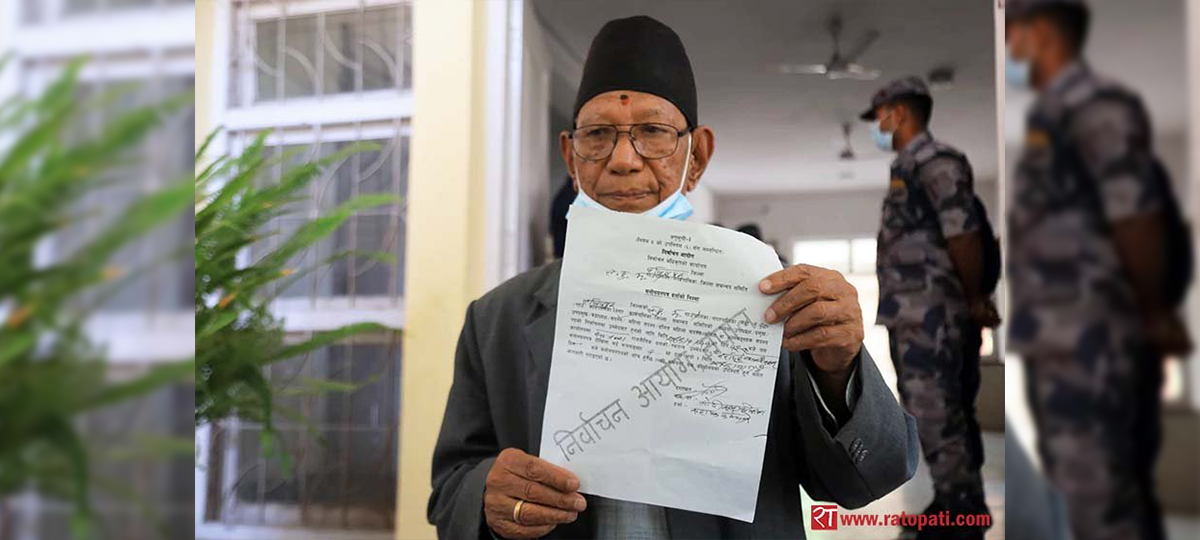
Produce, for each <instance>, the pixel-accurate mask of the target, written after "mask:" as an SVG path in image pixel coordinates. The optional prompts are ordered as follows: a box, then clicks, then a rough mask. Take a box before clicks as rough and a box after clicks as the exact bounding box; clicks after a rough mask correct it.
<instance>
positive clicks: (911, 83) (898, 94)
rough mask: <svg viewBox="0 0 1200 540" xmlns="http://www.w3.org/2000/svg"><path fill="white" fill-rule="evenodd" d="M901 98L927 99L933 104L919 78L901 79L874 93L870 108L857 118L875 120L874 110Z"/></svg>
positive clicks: (926, 88) (931, 97) (927, 88)
mask: <svg viewBox="0 0 1200 540" xmlns="http://www.w3.org/2000/svg"><path fill="white" fill-rule="evenodd" d="M902 97H915V98H919V99H927V100H929V102H930V104H931V105H932V104H933V96H930V95H929V87H928V86H925V82H924V81H922V80H921V78H920V77H916V76H908V77H901V78H899V79H896V80H894V81H892V82H890V83H888V84H887V86H884V87H883V88H880V89H879V91H877V92H875V95H873V96H871V106H870V107H869V108H868V109H867V110H865V111H863V113H862V115H860V116H859V118H862V119H863V120H868V121H870V120H875V109H878V108H879V107H880V106H882V105H887V104H890V103H892V102H894V101H896V100H897V99H900V98H902Z"/></svg>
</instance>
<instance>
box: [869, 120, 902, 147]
mask: <svg viewBox="0 0 1200 540" xmlns="http://www.w3.org/2000/svg"><path fill="white" fill-rule="evenodd" d="M884 118H887V117H886V116H885V117H884ZM884 118H880V119H879V121H878V122H873V123H872V124H871V138H873V139H875V146H878V147H879V149H880V150H883V151H884V152H891V151H892V150H894V148H892V139H893V138H894V137H895V136H896V132H895V131H884V130H883V129H882V128H880V127H879V126H880V125H882V124H883V120H884Z"/></svg>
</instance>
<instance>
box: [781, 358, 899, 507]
mask: <svg viewBox="0 0 1200 540" xmlns="http://www.w3.org/2000/svg"><path fill="white" fill-rule="evenodd" d="M789 358H790V359H791V361H792V362H793V364H792V366H791V367H792V373H791V375H792V412H793V416H794V421H795V423H796V425H795V426H794V427H795V433H797V439H798V440H797V441H796V442H795V444H797V445H798V448H801V449H802V451H801V452H798V453H797V454H798V456H799V459H800V460H801V461H802V462H801V463H796V470H797V471H799V476H800V483H801V485H803V486H804V490H805V491H807V492H808V494H809V495H811V496H812V497H813V498H814V499H817V500H821V501H830V502H835V503H837V504H839V505H841V506H843V507H845V508H860V507H862V506H865V505H866V504H867V503H870V502H871V501H874V500H876V499H878V498H880V497H882V496H884V495H886V494H888V493H889V492H891V491H892V490H894V489H896V488H897V487H899V486H900V485H902V484H904V483H905V482H907V481H908V480H909V479H910V478H912V477H913V475H914V474H916V471H917V460H918V458H919V456H920V446H919V445H920V443H919V442H918V439H917V424H916V421H915V420H914V419H913V417H912V416H910V415H909V414H908V413H906V412H905V411H904V409H902V408H900V405H899V404H898V403H896V398H895V396H893V395H892V392H891V390H889V389H888V387H887V385H886V384H885V383H884V381H883V377H882V376H881V375H880V374H879V368H877V367H875V361H874V360H872V359H871V355H870V354H868V353H867V349H866V347H863V348H862V350H861V352H859V357H858V358H857V359H856V362H858V374H857V377H858V378H859V381H858V382H859V385H860V389H861V394H860V395H859V397H858V400H857V402H856V403H855V404H854V408H853V410H852V411H851V414H850V419H849V420H847V421H846V423H845V424H843V425H841V426H837V425H836V424H833V423H831V422H829V420H830V419H828V418H824V416H823V415H821V414H820V412H819V411H818V405H817V401H816V397H815V392H816V389H815V388H813V387H812V381H811V379H810V378H809V373H808V370H809V369H811V367H810V360H809V355H808V354H807V353H801V354H794V353H793V354H790V355H789Z"/></svg>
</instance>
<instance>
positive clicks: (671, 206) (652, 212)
mask: <svg viewBox="0 0 1200 540" xmlns="http://www.w3.org/2000/svg"><path fill="white" fill-rule="evenodd" d="M691 166H692V134H691V133H689V134H688V150H687V160H686V161H685V162H684V165H683V178H682V179H680V181H679V189H678V190H676V191H675V193H673V194H672V195H671V196H670V197H667V198H666V199H663V201H662V202H660V203H658V204H657V205H655V206H654V208H651V209H649V210H646V211H645V212H642V215H643V216H654V217H660V218H665V219H678V220H680V221H682V220H685V219H687V218H689V217H691V216H692V212H693V211H694V209H693V208H692V203H690V202H688V200H687V197H684V196H683V185H684V184H686V183H687V177H688V176H687V174H688V167H691ZM575 178H579V166H578V165H576V166H575ZM571 204H578V205H579V206H583V207H585V208H596V209H598V210H608V211H610V212H611V211H612V210H611V209H609V208H608V207H607V206H604V205H602V204H600V203H598V202H596V200H595V199H593V198H591V197H588V194H587V193H585V192H584V191H583V187H582V186H581V187H580V188H579V194H577V195H575V201H574V202H572V203H571Z"/></svg>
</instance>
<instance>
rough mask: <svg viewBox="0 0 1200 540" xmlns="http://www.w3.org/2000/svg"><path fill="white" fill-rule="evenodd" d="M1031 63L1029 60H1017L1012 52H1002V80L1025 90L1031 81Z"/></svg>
mask: <svg viewBox="0 0 1200 540" xmlns="http://www.w3.org/2000/svg"><path fill="white" fill-rule="evenodd" d="M1032 73H1033V64H1032V63H1030V62H1029V60H1017V59H1015V58H1013V57H1012V53H1011V52H1008V51H1005V52H1004V80H1005V81H1006V82H1008V85H1009V86H1010V87H1013V88H1017V89H1021V90H1025V89H1028V88H1029V86H1030V84H1031V83H1032V77H1031V76H1030V75H1031V74H1032Z"/></svg>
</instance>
